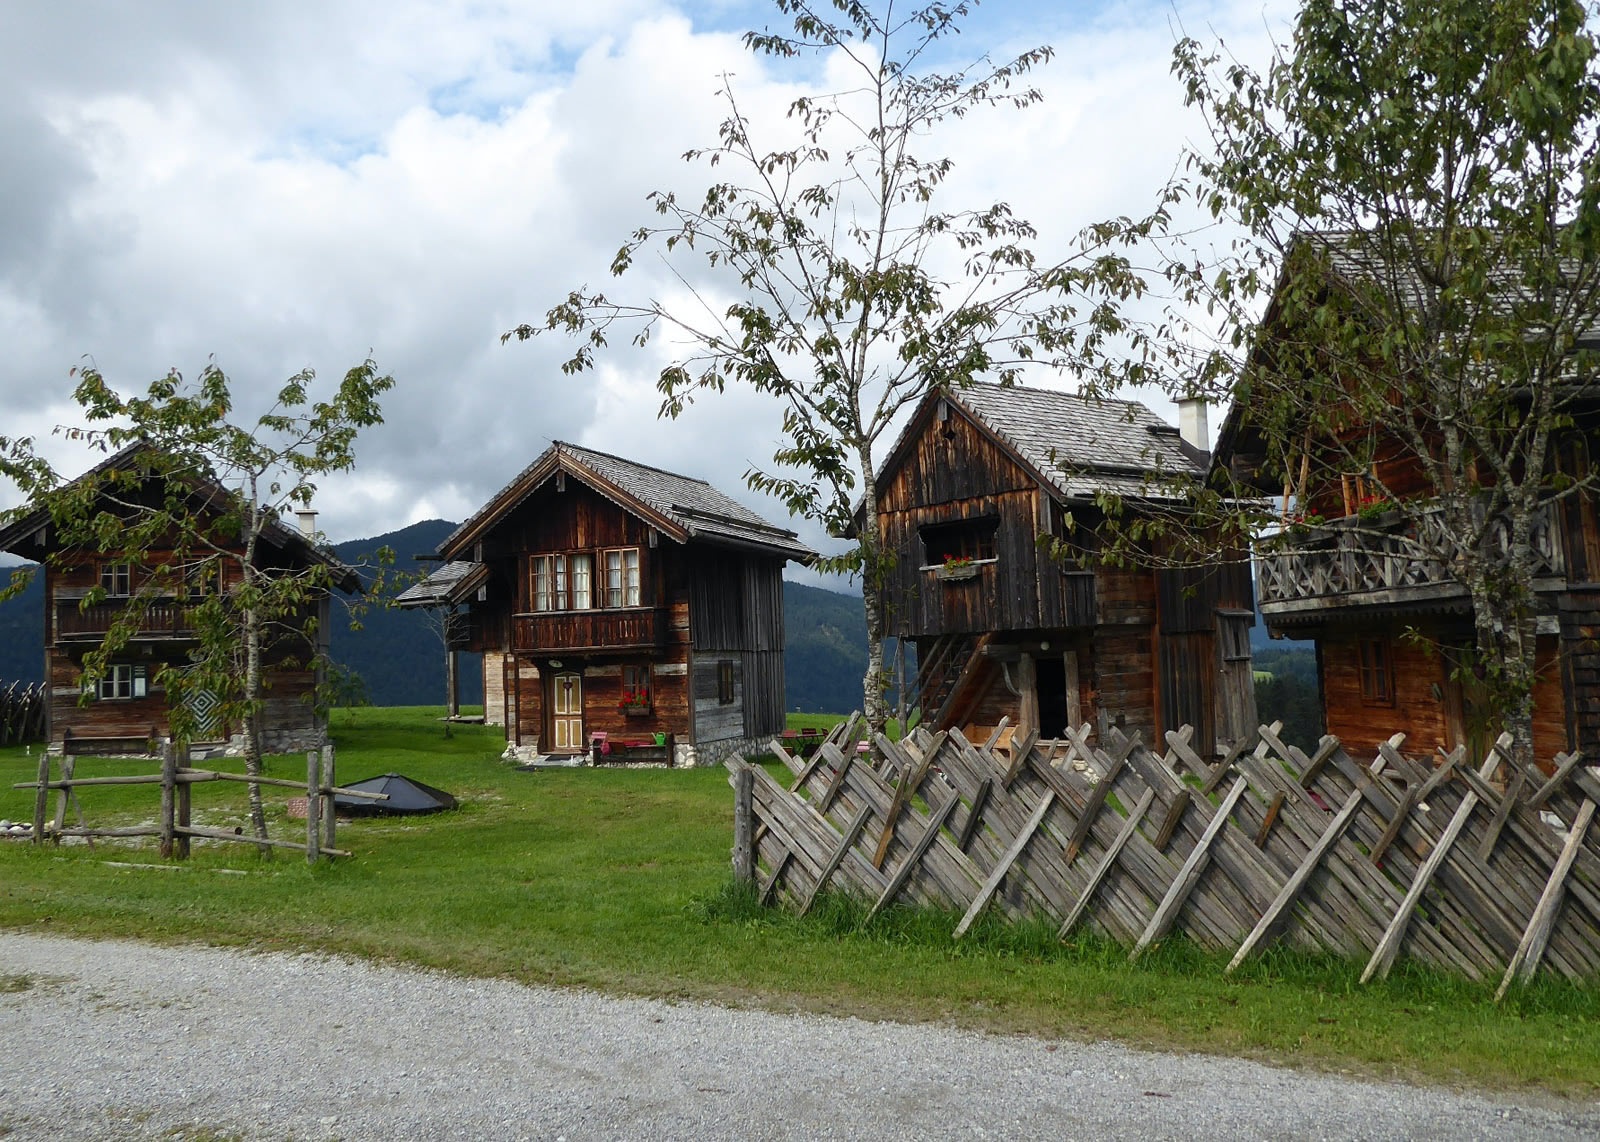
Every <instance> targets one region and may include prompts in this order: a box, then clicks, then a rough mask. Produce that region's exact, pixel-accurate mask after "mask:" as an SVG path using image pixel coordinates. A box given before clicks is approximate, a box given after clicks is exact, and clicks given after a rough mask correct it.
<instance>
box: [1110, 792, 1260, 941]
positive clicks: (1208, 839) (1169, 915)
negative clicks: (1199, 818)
mask: <svg viewBox="0 0 1600 1142" xmlns="http://www.w3.org/2000/svg"><path fill="white" fill-rule="evenodd" d="M1249 784H1250V783H1249V782H1248V781H1247V780H1245V779H1244V778H1243V777H1241V778H1239V779H1238V780H1236V781H1235V782H1234V783H1233V788H1232V789H1229V790H1228V795H1227V797H1225V798H1223V801H1222V804H1221V805H1219V806H1218V807H1217V811H1216V814H1215V815H1214V816H1213V817H1212V818H1211V823H1210V824H1209V825H1207V826H1206V831H1205V832H1204V833H1202V834H1201V836H1200V840H1199V841H1198V842H1196V844H1195V846H1194V851H1193V852H1191V853H1190V854H1189V859H1188V860H1186V861H1184V862H1183V867H1182V868H1180V869H1179V870H1178V875H1177V876H1176V877H1175V878H1174V879H1173V881H1172V886H1171V887H1170V888H1168V889H1167V895H1166V896H1165V897H1164V898H1163V899H1162V901H1161V904H1160V906H1159V907H1157V908H1156V913H1155V915H1154V916H1152V917H1150V923H1149V925H1148V926H1146V928H1145V930H1144V934H1143V935H1141V936H1140V937H1139V942H1138V943H1137V944H1135V945H1134V947H1133V951H1132V953H1131V954H1130V955H1129V956H1128V958H1129V959H1130V960H1136V959H1138V958H1139V957H1140V956H1141V955H1143V954H1144V950H1145V949H1146V948H1148V947H1149V946H1150V945H1151V944H1152V943H1153V942H1154V941H1156V940H1159V939H1160V938H1161V937H1162V936H1164V935H1166V932H1167V929H1168V928H1170V927H1171V926H1172V921H1173V920H1174V919H1176V918H1177V915H1178V910H1179V909H1181V908H1182V907H1183V902H1184V901H1185V900H1187V899H1188V898H1189V893H1190V892H1191V891H1193V889H1194V886H1195V884H1196V882H1198V881H1199V879H1200V874H1201V873H1202V872H1204V871H1205V867H1206V864H1207V863H1208V862H1209V861H1210V859H1211V843H1212V842H1213V841H1215V840H1216V839H1217V835H1218V834H1219V833H1221V832H1222V826H1223V825H1225V824H1227V823H1228V815H1229V814H1230V813H1232V812H1233V807H1234V806H1235V805H1237V804H1238V803H1239V798H1240V797H1242V796H1244V791H1245V789H1246V788H1248V787H1249Z"/></svg>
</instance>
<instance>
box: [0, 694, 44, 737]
mask: <svg viewBox="0 0 1600 1142" xmlns="http://www.w3.org/2000/svg"><path fill="white" fill-rule="evenodd" d="M46 693H47V692H46V690H45V688H44V683H42V682H34V683H27V682H0V747H3V746H8V745H21V744H22V743H23V742H34V741H43V740H44V732H45V713H46V709H47V706H48V698H47V696H46Z"/></svg>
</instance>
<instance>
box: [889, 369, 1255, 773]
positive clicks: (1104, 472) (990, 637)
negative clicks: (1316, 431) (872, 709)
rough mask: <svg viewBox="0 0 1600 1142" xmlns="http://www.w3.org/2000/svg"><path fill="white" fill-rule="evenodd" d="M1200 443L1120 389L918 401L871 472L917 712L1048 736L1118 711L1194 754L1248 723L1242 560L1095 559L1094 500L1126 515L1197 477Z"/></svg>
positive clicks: (894, 625) (993, 389) (1012, 391)
mask: <svg viewBox="0 0 1600 1142" xmlns="http://www.w3.org/2000/svg"><path fill="white" fill-rule="evenodd" d="M1203 435H1204V429H1203V427H1201V428H1200V429H1199V430H1198V432H1197V433H1196V436H1198V437H1203ZM1202 447H1203V441H1201V442H1200V444H1199V445H1198V446H1197V444H1196V443H1191V442H1188V441H1185V440H1183V439H1181V438H1180V434H1179V430H1178V429H1177V428H1174V427H1172V426H1170V425H1168V424H1166V423H1164V422H1163V421H1161V420H1160V419H1159V418H1157V417H1156V416H1155V415H1154V414H1153V413H1151V412H1150V410H1149V409H1147V408H1145V407H1144V406H1143V405H1140V404H1137V403H1134V402H1127V401H1095V400H1089V399H1085V398H1082V397H1078V396H1076V395H1074V394H1070V393H1061V392H1052V391H1046V390H1040V389H1027V388H1014V387H1004V386H1000V385H989V384H980V385H974V386H971V387H969V388H964V389H961V390H960V391H958V392H952V393H949V394H943V395H941V394H933V395H930V396H929V397H928V398H927V399H926V400H924V401H923V403H922V404H921V406H919V408H918V409H917V411H916V413H915V414H914V416H913V417H912V419H911V422H910V424H909V425H908V426H907V428H906V430H905V432H904V434H903V435H902V436H901V438H900V440H899V441H898V442H897V444H896V445H895V447H894V449H893V451H892V452H891V453H890V455H889V456H888V458H887V460H886V461H885V463H884V465H883V467H882V471H881V473H880V477H879V481H878V520H879V526H880V527H881V529H882V533H883V534H882V541H883V544H884V548H885V550H887V551H891V552H893V553H894V554H895V556H896V561H895V564H894V567H893V569H892V570H891V571H890V572H889V578H888V581H887V582H886V584H885V586H884V592H883V601H884V606H885V612H884V613H885V626H886V630H887V631H888V633H890V634H893V635H898V636H899V637H901V638H903V639H906V640H909V641H910V642H911V643H913V644H914V645H915V647H916V660H917V674H916V689H915V697H914V704H915V705H916V706H919V707H920V708H921V710H922V712H923V718H924V721H925V722H927V723H928V724H930V725H933V726H935V727H937V728H941V729H942V728H946V727H949V726H959V727H963V728H964V729H965V731H966V732H967V735H968V736H969V737H972V736H974V735H978V736H983V735H984V734H985V732H986V730H987V728H988V727H992V726H996V725H998V724H999V723H1000V720H1001V719H1002V718H1009V719H1010V723H1011V725H1012V726H1014V727H1017V729H1016V730H1015V731H1013V732H1016V733H1022V732H1027V731H1030V730H1036V731H1038V732H1039V734H1040V735H1041V736H1043V737H1046V738H1050V737H1059V736H1060V735H1061V732H1062V731H1063V729H1064V728H1065V727H1067V726H1068V725H1072V726H1081V725H1083V724H1084V723H1088V724H1089V725H1090V727H1091V730H1092V732H1094V733H1096V734H1098V733H1100V732H1101V731H1103V730H1104V729H1105V728H1106V727H1107V726H1111V725H1115V726H1118V727H1120V728H1122V729H1123V730H1124V731H1126V732H1129V733H1137V734H1138V735H1139V736H1140V737H1141V738H1143V739H1144V741H1146V742H1147V743H1149V744H1152V745H1156V746H1158V747H1159V746H1160V743H1161V742H1162V740H1163V737H1162V735H1163V734H1164V732H1165V731H1167V730H1171V729H1176V728H1178V727H1179V726H1182V725H1185V724H1187V725H1191V726H1193V727H1194V729H1195V738H1194V744H1195V746H1196V748H1197V749H1198V750H1200V751H1201V752H1202V756H1206V755H1211V754H1214V753H1216V752H1218V751H1222V750H1226V749H1227V748H1228V747H1229V746H1230V745H1231V744H1232V743H1233V742H1235V741H1237V740H1238V739H1240V738H1241V737H1243V736H1245V735H1247V734H1249V733H1250V732H1251V731H1252V730H1253V729H1254V726H1255V688H1254V675H1253V672H1252V669H1251V664H1250V638H1249V631H1250V627H1251V625H1252V623H1253V621H1254V610H1253V600H1252V596H1251V584H1250V573H1249V562H1248V560H1247V559H1245V558H1242V557H1241V558H1238V559H1233V560H1227V559H1220V558H1219V559H1216V560H1213V561H1211V562H1209V563H1207V564H1206V565H1204V566H1190V565H1185V566H1178V565H1169V566H1162V564H1163V563H1165V562H1167V560H1165V559H1158V558H1154V557H1152V558H1150V559H1148V560H1146V561H1143V562H1142V563H1141V564H1140V565H1138V566H1128V567H1117V566H1110V565H1109V564H1108V563H1103V562H1102V561H1101V560H1100V559H1098V558H1097V556H1096V550H1097V541H1096V534H1097V530H1098V529H1099V528H1100V526H1101V525H1102V524H1103V523H1104V516H1103V515H1102V513H1101V510H1100V508H1098V507H1097V506H1096V497H1097V495H1099V494H1101V493H1105V494H1108V495H1111V496H1115V497H1120V498H1121V502H1122V504H1123V506H1124V511H1125V513H1127V515H1128V516H1129V517H1131V516H1136V515H1137V514H1138V513H1139V512H1140V511H1141V510H1143V508H1146V507H1150V506H1152V505H1153V503H1154V497H1156V496H1159V495H1160V494H1161V493H1160V491H1159V487H1158V485H1159V483H1160V481H1161V480H1162V479H1163V478H1164V477H1165V476H1167V475H1175V476H1201V475H1203V474H1204V472H1205V458H1206V453H1205V452H1204V451H1202V450H1201V449H1202ZM1041 538H1043V539H1045V540H1050V539H1054V540H1059V541H1064V542H1065V543H1066V544H1067V545H1068V546H1070V547H1071V548H1073V550H1074V558H1072V559H1070V560H1061V559H1058V558H1055V557H1053V555H1052V553H1051V552H1050V551H1049V550H1047V547H1048V544H1047V543H1041ZM1156 554H1163V553H1162V552H1156Z"/></svg>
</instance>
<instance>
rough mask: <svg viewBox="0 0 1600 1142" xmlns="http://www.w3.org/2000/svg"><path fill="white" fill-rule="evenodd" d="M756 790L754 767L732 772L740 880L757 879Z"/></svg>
mask: <svg viewBox="0 0 1600 1142" xmlns="http://www.w3.org/2000/svg"><path fill="white" fill-rule="evenodd" d="M755 791H756V775H755V771H754V770H753V769H751V768H750V766H749V765H742V766H740V767H739V768H738V769H737V770H735V771H734V774H733V876H734V879H735V880H737V881H739V882H740V883H741V884H753V883H755V879H756V846H755Z"/></svg>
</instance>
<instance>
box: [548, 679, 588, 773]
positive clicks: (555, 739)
mask: <svg viewBox="0 0 1600 1142" xmlns="http://www.w3.org/2000/svg"><path fill="white" fill-rule="evenodd" d="M550 740H551V742H552V743H553V744H552V745H551V747H550V748H551V749H553V750H555V751H557V752H558V753H582V752H583V751H584V749H586V748H587V746H586V745H585V743H584V740H583V675H581V674H573V673H566V674H557V675H555V676H554V677H552V678H551V679H550Z"/></svg>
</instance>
